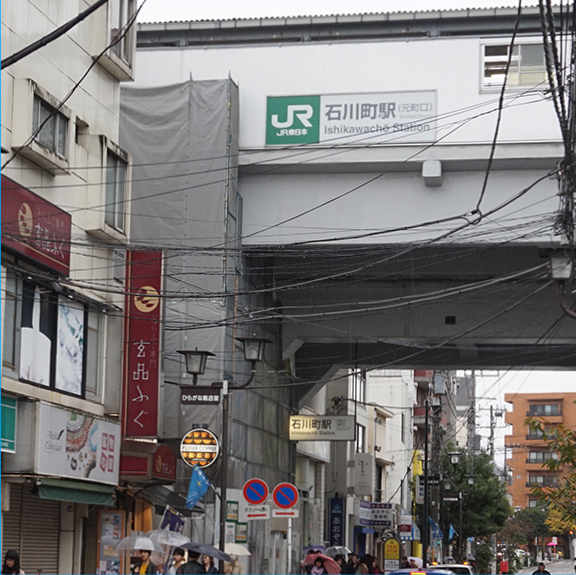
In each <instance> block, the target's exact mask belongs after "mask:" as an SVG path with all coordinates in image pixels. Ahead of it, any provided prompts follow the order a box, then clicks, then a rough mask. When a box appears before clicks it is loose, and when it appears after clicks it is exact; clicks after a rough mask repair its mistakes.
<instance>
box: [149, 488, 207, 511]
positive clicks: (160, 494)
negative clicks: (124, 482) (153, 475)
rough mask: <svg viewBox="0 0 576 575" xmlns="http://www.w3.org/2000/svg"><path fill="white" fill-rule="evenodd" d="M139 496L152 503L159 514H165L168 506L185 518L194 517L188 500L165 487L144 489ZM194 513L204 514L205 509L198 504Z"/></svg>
mask: <svg viewBox="0 0 576 575" xmlns="http://www.w3.org/2000/svg"><path fill="white" fill-rule="evenodd" d="M139 495H140V497H142V498H143V499H146V501H149V502H150V503H152V505H155V506H156V507H157V511H158V512H159V513H163V512H164V509H165V507H166V505H168V506H169V507H172V509H175V510H176V511H178V513H180V514H182V515H184V517H190V516H191V515H192V510H190V509H188V508H187V507H186V499H185V498H184V497H182V496H181V495H178V493H175V492H174V491H171V490H170V489H168V488H166V487H164V486H163V485H151V486H150V487H146V488H145V489H142V491H141V492H140V493H139ZM193 511H194V513H203V512H204V509H203V508H202V507H201V506H200V505H198V504H197V505H196V506H195V507H194V509H193Z"/></svg>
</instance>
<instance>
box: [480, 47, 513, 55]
mask: <svg viewBox="0 0 576 575" xmlns="http://www.w3.org/2000/svg"><path fill="white" fill-rule="evenodd" d="M484 54H485V55H486V56H508V46H484Z"/></svg>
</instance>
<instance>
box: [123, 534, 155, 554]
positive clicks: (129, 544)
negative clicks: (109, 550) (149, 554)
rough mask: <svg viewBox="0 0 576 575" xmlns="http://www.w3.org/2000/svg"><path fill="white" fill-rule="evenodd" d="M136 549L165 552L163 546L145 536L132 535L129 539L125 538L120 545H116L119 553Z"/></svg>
mask: <svg viewBox="0 0 576 575" xmlns="http://www.w3.org/2000/svg"><path fill="white" fill-rule="evenodd" d="M135 549H143V550H145V551H160V552H162V551H164V549H162V545H160V543H157V542H156V541H153V540H152V539H150V537H146V536H145V535H130V536H129V537H124V539H122V541H120V543H118V545H116V550H117V551H131V550H135Z"/></svg>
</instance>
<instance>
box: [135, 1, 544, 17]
mask: <svg viewBox="0 0 576 575" xmlns="http://www.w3.org/2000/svg"><path fill="white" fill-rule="evenodd" d="M141 3H142V0H139V4H141ZM536 4H537V3H536ZM522 5H523V6H530V5H535V2H534V0H532V1H530V0H524V1H523V2H522ZM500 6H513V7H516V6H518V2H517V1H514V0H501V1H500V2H495V1H494V0H354V1H351V0H290V1H287V0H241V1H238V0H234V1H232V0H147V1H146V4H145V5H144V8H143V9H142V12H141V13H140V16H139V18H138V19H139V21H140V22H166V21H170V20H211V19H226V18H261V17H273V16H313V15H319V14H356V13H362V12H405V11H412V10H453V9H462V8H494V7H500Z"/></svg>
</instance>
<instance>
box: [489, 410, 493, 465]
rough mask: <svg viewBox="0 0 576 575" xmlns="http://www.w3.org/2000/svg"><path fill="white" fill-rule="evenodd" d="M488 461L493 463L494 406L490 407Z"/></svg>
mask: <svg viewBox="0 0 576 575" xmlns="http://www.w3.org/2000/svg"><path fill="white" fill-rule="evenodd" d="M488 445H489V451H490V459H491V460H492V461H494V406H493V405H491V406H490V440H489V442H488Z"/></svg>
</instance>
